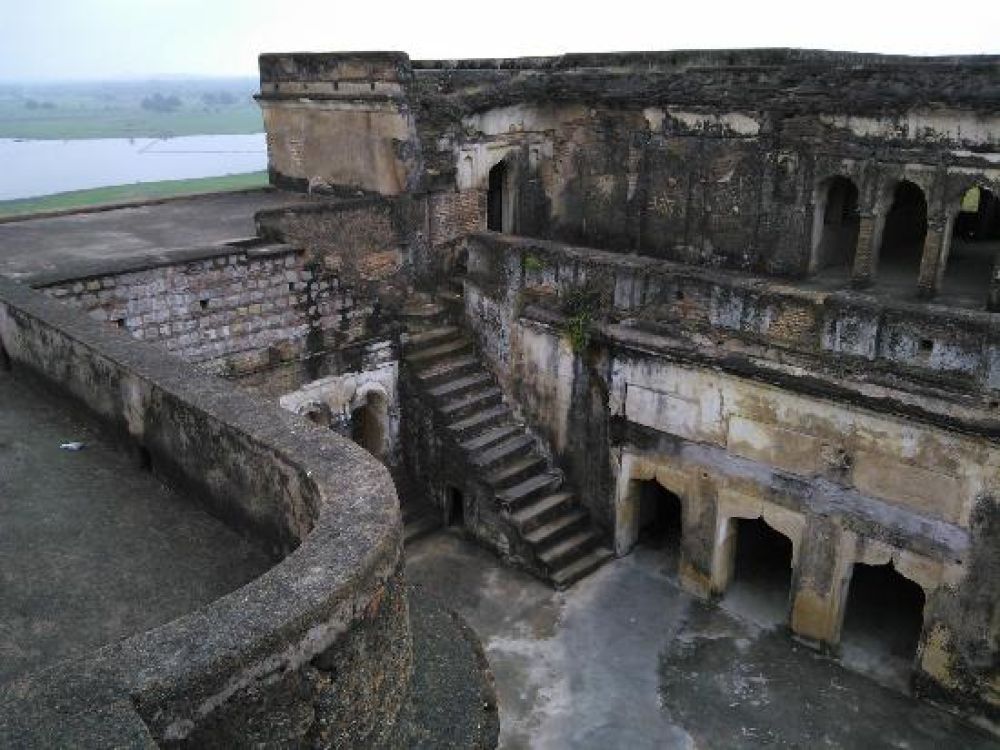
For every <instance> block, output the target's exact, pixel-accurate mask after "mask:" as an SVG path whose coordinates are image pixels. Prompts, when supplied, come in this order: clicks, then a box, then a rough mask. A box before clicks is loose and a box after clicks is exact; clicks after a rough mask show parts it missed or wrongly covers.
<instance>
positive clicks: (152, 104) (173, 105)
mask: <svg viewBox="0 0 1000 750" xmlns="http://www.w3.org/2000/svg"><path fill="white" fill-rule="evenodd" d="M180 106H181V100H180V98H178V97H177V95H176V94H171V95H170V96H164V95H163V94H159V93H157V94H153V95H152V96H147V97H144V98H143V100H142V108H143V109H148V110H150V111H152V112H175V111H177V110H178V109H180Z"/></svg>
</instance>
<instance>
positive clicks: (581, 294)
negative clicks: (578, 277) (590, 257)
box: [562, 284, 603, 354]
mask: <svg viewBox="0 0 1000 750" xmlns="http://www.w3.org/2000/svg"><path fill="white" fill-rule="evenodd" d="M602 308H603V305H602V294H601V290H600V289H597V288H596V287H594V286H592V285H590V284H584V285H583V286H579V287H575V288H573V289H570V290H569V291H567V292H566V294H565V295H563V299H562V312H563V315H565V316H566V319H565V321H564V322H563V326H562V332H563V335H565V336H566V338H567V339H569V345H570V348H571V349H572V350H573V352H574V353H576V354H581V353H582V352H584V351H586V350H587V347H588V346H590V340H591V338H592V336H593V326H594V321H596V320H597V319H598V318H599V317H600V315H601V310H602Z"/></svg>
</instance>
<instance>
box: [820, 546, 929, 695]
mask: <svg viewBox="0 0 1000 750" xmlns="http://www.w3.org/2000/svg"><path fill="white" fill-rule="evenodd" d="M846 606H847V609H846V610H845V613H844V628H843V633H842V635H841V639H840V645H841V652H842V654H843V656H844V660H845V661H847V662H849V663H851V665H852V666H854V667H855V668H858V669H861V670H863V671H866V672H868V673H870V674H873V675H874V676H875V677H878V678H881V679H882V680H883V681H886V682H889V683H892V684H894V685H896V686H897V687H900V688H903V689H906V688H907V687H908V685H909V676H910V671H911V669H912V665H913V659H914V657H915V656H916V652H917V644H918V643H919V641H920V631H921V630H922V628H923V622H924V591H923V589H922V588H920V586H919V585H917V584H916V583H914V582H913V581H911V580H909V579H908V578H906V577H905V576H903V575H901V574H900V573H899V572H898V571H897V570H896V569H895V568H893V567H892V565H864V564H862V563H858V564H856V565H855V566H854V571H853V573H852V575H851V581H850V584H849V589H848V595H847V605H846Z"/></svg>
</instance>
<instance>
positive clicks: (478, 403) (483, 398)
mask: <svg viewBox="0 0 1000 750" xmlns="http://www.w3.org/2000/svg"><path fill="white" fill-rule="evenodd" d="M502 399H503V394H502V393H501V392H500V389H499V388H496V387H490V388H482V389H480V390H477V391H473V392H472V393H466V394H463V395H462V396H461V397H459V398H456V399H453V400H452V401H446V402H445V403H443V404H441V406H440V407H439V408H440V411H441V413H442V414H443V415H444V416H445V417H446V418H448V419H451V420H455V419H460V418H461V417H465V416H468V415H470V414H472V413H474V412H477V411H482V410H483V409H486V408H488V407H490V406H496V405H498V404H499V403H500V402H501V401H502Z"/></svg>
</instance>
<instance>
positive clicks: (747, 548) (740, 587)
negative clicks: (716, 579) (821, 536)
mask: <svg viewBox="0 0 1000 750" xmlns="http://www.w3.org/2000/svg"><path fill="white" fill-rule="evenodd" d="M729 523H731V524H735V529H732V533H733V539H734V543H735V550H733V551H732V555H733V556H732V558H731V560H732V563H731V564H732V578H731V580H730V582H729V585H728V586H727V588H726V593H725V597H724V599H723V602H724V604H725V606H726V607H727V608H729V609H732V610H733V611H734V612H736V613H738V614H740V615H742V616H744V617H748V618H749V619H751V620H754V621H755V622H757V623H758V624H761V625H775V624H781V623H784V622H785V621H786V620H787V617H788V602H789V594H790V592H791V585H792V559H793V553H794V549H793V546H792V541H791V540H790V539H789V538H788V537H786V536H785V535H784V534H782V533H781V532H780V531H777V530H775V529H773V528H772V527H771V526H770V525H768V523H767V522H766V521H764V519H763V518H752V519H750V518H733V519H731V520H730V521H729Z"/></svg>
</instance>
